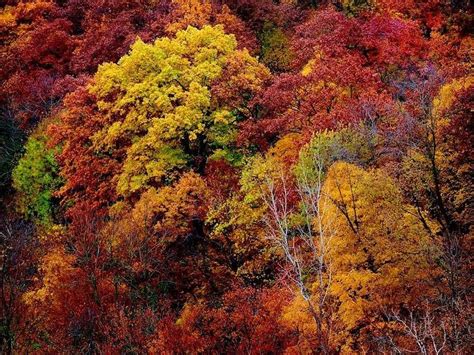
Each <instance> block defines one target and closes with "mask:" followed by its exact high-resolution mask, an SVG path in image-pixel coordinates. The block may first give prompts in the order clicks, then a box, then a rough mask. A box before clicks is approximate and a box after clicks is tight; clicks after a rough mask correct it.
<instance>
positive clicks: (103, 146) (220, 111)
mask: <svg viewBox="0 0 474 355" xmlns="http://www.w3.org/2000/svg"><path fill="white" fill-rule="evenodd" d="M267 75H268V70H267V69H266V68H265V67H264V66H262V65H261V64H259V63H258V62H257V60H256V59H255V58H253V57H251V56H250V55H249V53H248V52H247V51H246V50H242V51H241V50H238V49H237V42H236V40H235V37H234V36H232V35H227V34H225V33H224V31H223V28H222V27H221V26H216V27H211V26H204V27H203V28H202V29H200V30H199V29H196V28H194V27H188V28H187V29H186V30H185V31H179V32H177V34H176V38H172V39H169V38H161V39H158V40H157V41H155V43H153V44H145V43H143V42H142V41H140V40H138V41H137V42H136V43H135V44H134V45H133V46H132V48H131V50H130V53H129V54H128V55H126V56H124V57H123V58H122V59H121V60H120V61H119V62H118V64H113V63H108V64H103V65H102V66H101V67H100V68H99V70H98V73H97V74H96V76H95V78H94V82H93V84H92V85H91V86H90V91H91V92H92V93H94V94H95V95H96V96H97V99H98V107H99V109H100V110H101V111H102V112H103V114H104V120H105V125H104V128H103V129H102V130H101V131H99V132H98V133H97V134H96V135H95V136H94V137H93V141H94V145H95V148H96V150H97V152H98V153H100V154H114V155H117V154H118V155H119V156H121V157H123V158H121V159H123V169H122V171H121V174H120V175H119V176H118V177H117V191H118V192H119V194H121V195H124V196H128V195H130V194H131V193H134V192H138V191H140V190H141V189H143V188H145V187H147V186H157V185H158V186H159V185H160V184H161V183H163V182H164V180H172V179H173V172H176V171H177V170H182V169H184V168H186V167H192V168H194V169H195V170H196V171H198V172H199V173H202V172H203V171H204V168H205V165H206V161H207V159H208V158H210V157H212V156H213V155H218V156H222V155H224V156H225V155H226V154H223V152H226V153H228V154H227V155H229V154H231V152H232V150H233V142H234V138H235V135H236V123H237V122H238V120H241V119H244V118H245V117H247V116H248V114H249V111H248V109H247V107H246V105H247V103H248V100H249V98H251V97H252V95H253V94H254V93H255V92H256V91H257V90H258V89H259V87H260V85H261V84H262V83H263V81H264V80H265V78H266V77H267Z"/></svg>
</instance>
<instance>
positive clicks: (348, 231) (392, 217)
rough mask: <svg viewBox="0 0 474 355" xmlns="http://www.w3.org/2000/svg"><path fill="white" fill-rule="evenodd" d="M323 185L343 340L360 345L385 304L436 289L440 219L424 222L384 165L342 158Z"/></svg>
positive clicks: (414, 298) (405, 301)
mask: <svg viewBox="0 0 474 355" xmlns="http://www.w3.org/2000/svg"><path fill="white" fill-rule="evenodd" d="M323 189H324V195H325V198H326V199H328V200H329V201H330V202H331V203H330V205H329V206H330V207H329V210H328V212H327V215H328V216H333V218H334V220H333V221H332V223H333V225H334V226H335V235H334V237H333V238H332V241H331V246H330V249H329V250H330V251H329V254H330V256H329V257H330V259H331V266H332V272H333V283H332V285H331V288H330V293H331V295H333V296H334V297H336V298H337V299H338V310H337V313H338V316H339V320H340V321H341V322H342V325H343V329H345V331H344V332H343V333H341V334H340V335H341V338H340V340H339V341H340V344H341V346H342V349H346V350H349V349H358V348H359V347H360V346H362V344H363V343H364V341H362V342H361V340H360V339H358V337H359V336H363V334H364V331H363V330H364V328H365V327H367V326H373V325H375V324H376V322H377V321H379V320H381V319H383V310H384V308H385V309H390V308H396V307H397V305H405V306H409V305H410V304H413V303H415V304H416V303H417V302H419V300H420V299H421V297H422V296H426V295H427V294H429V293H430V292H432V291H433V290H434V289H433V288H432V287H433V284H432V282H433V281H434V280H435V277H437V276H438V274H439V270H438V269H437V268H436V266H435V265H436V263H437V258H439V255H440V249H439V240H437V238H436V228H437V226H436V224H433V222H429V220H428V219H425V223H422V222H421V221H420V219H419V218H418V215H417V212H416V209H415V208H413V207H412V206H406V205H404V203H403V202H402V195H401V193H400V190H399V189H398V188H397V187H396V185H395V184H394V182H393V180H391V179H390V178H389V177H388V176H387V175H385V174H384V173H383V172H382V171H377V170H371V171H368V172H366V171H364V170H362V169H360V168H358V167H357V166H354V165H351V164H348V163H342V162H338V163H335V164H334V165H333V166H332V167H331V169H330V170H329V172H328V175H327V178H326V181H325V183H324V188H323ZM349 334H352V336H350V335H349ZM346 337H347V338H346Z"/></svg>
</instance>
